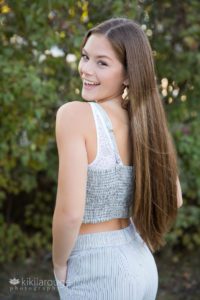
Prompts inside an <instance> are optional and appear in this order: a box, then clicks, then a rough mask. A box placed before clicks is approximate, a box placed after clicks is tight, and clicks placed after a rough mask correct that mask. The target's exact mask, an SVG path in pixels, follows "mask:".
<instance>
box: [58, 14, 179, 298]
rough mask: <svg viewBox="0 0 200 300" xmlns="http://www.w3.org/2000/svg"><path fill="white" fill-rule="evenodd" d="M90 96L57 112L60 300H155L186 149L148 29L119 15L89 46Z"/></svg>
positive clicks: (85, 52)
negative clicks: (173, 125) (159, 80)
mask: <svg viewBox="0 0 200 300" xmlns="http://www.w3.org/2000/svg"><path fill="white" fill-rule="evenodd" d="M81 51H82V57H81V60H80V63H79V73H80V76H81V79H82V81H83V87H82V98H83V100H84V101H82V102H79V101H73V102H69V103H66V104H64V105H62V106H61V107H60V108H59V109H58V112H57V116H56V141H57V147H58V154H59V172H58V189H57V198H56V206H55V211H54V216H53V228H52V232H53V267H54V276H55V279H56V283H57V287H58V291H59V295H60V299H70V300H79V299H81V300H82V299H84V300H89V299H91V300H95V299H99V300H103V299H108V300H144V299H146V300H153V299H155V298H156V293H157V287H158V276H157V268H156V265H155V261H154V258H153V255H152V252H154V251H155V250H157V249H159V248H160V247H161V246H162V245H163V243H164V238H163V237H164V234H165V233H166V232H167V231H168V230H169V228H170V225H171V224H172V222H173V221H174V220H175V217H176V214H177V207H179V206H181V205H182V194H181V188H180V182H179V179H178V167H177V161H176V151H175V148H174V145H173V141H172V138H171V135H170V132H169V130H168V127H167V120H166V116H165V113H164V109H163V106H162V101H161V99H160V96H159V92H158V88H157V84H156V76H155V72H154V63H153V58H152V50H151V47H150V45H149V42H148V39H147V37H146V35H145V33H144V32H143V30H142V29H141V27H140V26H139V25H138V24H137V23H135V22H133V21H132V20H129V19H126V18H112V19H109V20H106V21H105V22H103V23H101V24H99V25H97V26H96V27H94V28H92V29H90V30H89V31H88V32H87V34H86V36H85V38H84V40H83V44H82V47H81Z"/></svg>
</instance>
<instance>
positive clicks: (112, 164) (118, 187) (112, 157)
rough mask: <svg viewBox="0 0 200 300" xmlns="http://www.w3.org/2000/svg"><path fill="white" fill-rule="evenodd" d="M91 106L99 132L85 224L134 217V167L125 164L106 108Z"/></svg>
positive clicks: (88, 177)
mask: <svg viewBox="0 0 200 300" xmlns="http://www.w3.org/2000/svg"><path fill="white" fill-rule="evenodd" d="M88 103H89V104H90V106H91V109H92V112H93V117H94V121H95V126H96V133H97V155H96V158H95V160H94V161H93V162H92V163H91V164H89V165H88V172H87V188H86V189H87V190H86V203H85V211H84V217H83V220H82V223H98V222H103V221H108V220H111V219H115V218H128V217H130V216H131V215H130V212H131V204H132V198H133V179H134V167H133V166H126V165H124V164H123V162H122V160H121V158H120V155H119V151H118V147H117V144H116V141H115V136H114V132H113V126H112V122H111V120H110V118H109V116H108V114H107V112H106V111H105V110H104V108H103V107H102V106H101V105H100V104H98V103H96V102H88Z"/></svg>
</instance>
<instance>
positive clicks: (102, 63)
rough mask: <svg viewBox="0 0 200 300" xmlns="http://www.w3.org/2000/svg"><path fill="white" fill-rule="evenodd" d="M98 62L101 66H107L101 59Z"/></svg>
mask: <svg viewBox="0 0 200 300" xmlns="http://www.w3.org/2000/svg"><path fill="white" fill-rule="evenodd" d="M99 63H100V64H101V65H102V66H107V64H106V63H105V62H103V61H102V60H100V61H99Z"/></svg>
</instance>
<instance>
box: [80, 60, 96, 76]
mask: <svg viewBox="0 0 200 300" xmlns="http://www.w3.org/2000/svg"><path fill="white" fill-rule="evenodd" d="M79 69H80V74H81V75H82V74H86V75H92V74H93V73H94V67H93V65H92V62H91V61H85V62H81V63H80V66H79Z"/></svg>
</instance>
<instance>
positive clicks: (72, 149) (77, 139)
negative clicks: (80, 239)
mask: <svg viewBox="0 0 200 300" xmlns="http://www.w3.org/2000/svg"><path fill="white" fill-rule="evenodd" d="M81 112H82V110H81V103H80V102H78V101H75V102H71V103H66V104H64V105H63V106H61V107H60V108H59V109H58V111H57V115H56V142H57V148H58V156H59V170H58V186H57V196H56V205H55V210H54V215H53V224H52V234H53V246H52V248H53V249H52V259H53V265H54V269H56V268H57V269H58V268H64V267H66V262H67V259H68V257H69V255H70V253H71V251H72V249H73V247H74V244H75V241H76V238H77V236H78V233H79V229H80V226H81V222H82V218H83V214H84V207H85V196H86V181H87V164H88V161H87V152H86V147H85V139H84V136H83V132H82V131H83V124H82V122H81V120H82V119H83V116H81V115H83V113H82V114H81Z"/></svg>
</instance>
